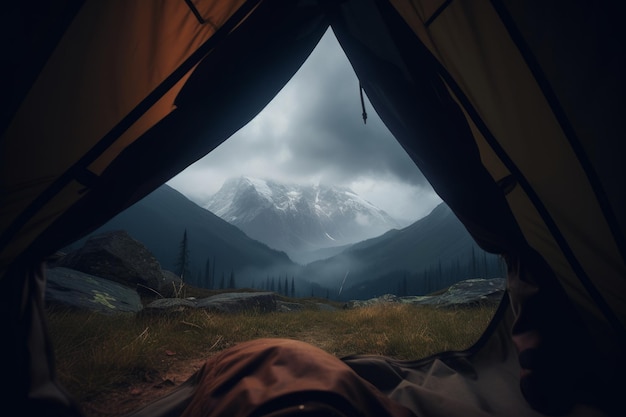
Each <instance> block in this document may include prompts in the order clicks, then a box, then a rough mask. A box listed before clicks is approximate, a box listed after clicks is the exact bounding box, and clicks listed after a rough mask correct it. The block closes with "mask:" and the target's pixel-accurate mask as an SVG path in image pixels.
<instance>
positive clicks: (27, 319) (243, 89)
mask: <svg viewBox="0 0 626 417" xmlns="http://www.w3.org/2000/svg"><path fill="white" fill-rule="evenodd" d="M37 5H39V4H38V3H37ZM6 10H7V12H6V13H4V14H3V15H2V21H3V23H7V24H6V25H5V28H8V29H5V32H10V33H9V35H8V36H5V37H4V38H3V39H2V40H1V41H2V42H3V46H4V45H5V43H6V44H7V45H6V46H7V48H5V50H8V51H15V54H14V56H15V57H18V58H24V59H21V60H16V62H7V63H6V64H5V66H6V67H8V68H10V69H11V72H10V73H9V74H8V76H7V79H8V80H10V79H15V80H16V83H15V84H14V86H13V87H12V89H11V91H10V93H9V94H7V95H6V96H5V97H6V98H3V101H4V103H3V106H2V109H3V115H2V119H1V121H2V124H1V125H0V126H2V129H3V130H2V142H1V143H0V277H1V281H2V283H3V287H4V288H5V289H7V290H6V291H3V293H2V296H1V297H2V303H1V307H0V312H1V317H2V319H1V320H2V328H3V333H4V334H5V335H7V336H6V337H7V342H6V343H3V344H1V345H2V347H1V348H0V349H1V350H0V353H1V354H2V357H3V358H12V359H14V360H13V361H11V363H10V366H12V367H14V372H13V373H14V374H15V375H19V378H18V383H16V384H13V385H12V386H10V387H8V388H7V389H6V390H4V391H3V392H2V394H3V396H6V400H5V401H4V404H8V403H9V402H12V403H16V404H19V406H20V407H21V408H22V409H24V410H27V411H29V412H32V413H40V414H42V415H78V413H79V412H78V411H77V409H76V408H75V406H74V405H73V403H72V400H71V398H70V397H69V396H68V395H67V394H66V393H65V392H64V391H63V388H62V387H60V386H59V385H58V383H56V382H55V381H56V380H55V376H54V358H53V356H52V354H51V347H50V345H49V341H48V340H47V336H46V329H45V313H44V310H43V307H42V296H43V295H42V294H43V287H44V285H45V276H44V272H43V269H42V268H41V265H42V264H43V262H45V258H46V256H49V255H51V254H53V253H54V252H55V251H56V250H57V249H59V248H61V247H63V246H65V245H66V244H67V243H70V242H71V241H73V240H75V239H77V238H79V237H82V236H83V235H85V234H87V233H88V232H90V231H92V230H94V229H96V228H97V227H99V226H100V225H102V224H103V223H105V222H106V221H107V220H109V219H110V218H112V217H113V216H114V215H115V214H117V213H119V212H120V211H122V210H124V209H125V208H127V207H129V206H130V205H132V204H133V203H135V202H136V201H138V200H140V199H141V198H143V197H144V196H146V195H147V194H148V193H150V192H151V191H153V190H154V189H155V188H157V187H158V186H159V185H161V184H162V183H164V182H165V181H167V180H168V179H170V178H171V177H173V176H174V175H175V174H177V173H178V172H180V171H181V170H182V169H184V168H185V167H187V166H188V165H190V164H191V163H193V162H195V161H196V160H198V159H199V158H201V157H202V156H204V155H205V154H206V153H208V152H210V151H211V150H212V149H214V148H215V147H216V146H218V145H219V144H220V143H222V142H223V141H224V140H226V139H228V137H229V136H230V135H231V134H232V133H234V132H235V131H237V130H238V129H239V128H241V127H242V126H243V125H245V124H246V123H247V122H248V121H249V120H251V119H252V118H253V117H254V116H255V115H256V114H258V113H259V112H260V111H261V110H262V109H263V107H264V106H265V105H266V104H267V103H268V102H269V101H270V100H271V99H272V98H273V97H274V95H275V94H277V92H278V91H279V90H280V89H281V88H282V86H283V85H284V84H286V83H287V82H288V80H289V79H290V78H291V76H292V75H293V74H294V73H295V72H296V71H297V69H298V68H299V67H300V65H301V64H302V63H303V62H304V60H306V58H307V56H308V55H309V54H310V52H311V51H312V50H313V48H314V47H315V45H316V43H317V41H318V40H319V39H320V38H321V36H322V35H323V33H324V32H325V30H326V29H327V28H328V27H329V26H330V27H331V28H332V30H333V31H334V33H335V35H336V36H337V38H338V40H339V42H340V44H341V46H342V48H343V49H344V51H345V52H346V55H347V57H348V59H349V60H350V62H351V64H352V66H353V68H354V70H355V74H356V77H358V79H359V82H360V84H361V85H362V86H363V89H364V91H365V92H366V94H367V95H368V98H369V99H370V101H371V102H372V104H373V106H374V107H375V109H376V111H377V112H378V114H379V115H380V117H381V119H382V120H383V121H384V123H385V124H386V125H387V127H388V128H389V130H390V131H391V132H392V133H393V134H394V136H395V137H396V139H397V140H398V141H399V143H400V144H401V145H402V146H403V147H404V149H405V150H406V151H407V153H408V154H409V156H410V157H411V158H412V159H413V161H415V163H416V165H417V166H418V167H419V168H420V170H422V172H423V173H424V175H425V176H426V177H427V179H428V180H429V181H430V182H431V184H432V185H433V188H434V189H435V190H436V191H437V193H438V194H439V195H440V196H441V197H442V199H443V200H444V201H445V202H446V203H447V204H448V205H449V206H450V207H451V208H452V210H453V211H454V212H455V214H456V215H457V216H458V217H459V219H460V220H461V221H462V222H463V223H464V225H465V226H466V228H467V229H468V231H469V232H470V233H471V235H472V236H473V237H474V239H475V240H476V241H477V242H478V243H479V244H480V245H481V246H482V247H483V248H484V249H486V250H488V251H490V252H493V253H499V254H502V255H503V257H504V258H505V259H506V261H507V265H508V274H507V280H508V281H507V282H508V298H509V300H510V302H509V303H506V305H503V307H502V309H501V313H499V314H498V315H497V316H496V317H495V318H494V323H493V325H492V326H490V330H488V331H487V332H486V333H485V334H484V335H483V337H482V338H481V340H480V341H479V342H478V343H477V345H476V346H475V347H473V348H471V349H469V350H468V351H467V352H459V353H454V354H441V355H436V356H434V357H431V358H426V359H424V360H423V361H421V362H418V363H410V364H408V363H398V362H395V361H393V360H391V359H388V358H352V359H350V358H348V359H347V360H346V363H347V364H349V365H350V366H352V367H353V369H354V370H355V371H356V372H357V373H358V374H359V375H361V377H363V378H365V379H366V380H367V381H369V382H370V383H371V384H372V385H373V386H375V387H377V389H379V390H380V391H381V392H383V393H384V394H386V395H388V396H389V398H391V399H393V400H394V401H397V402H398V403H400V404H403V405H404V406H406V407H407V408H409V409H411V410H413V411H414V412H415V413H416V415H420V414H421V415H442V414H443V413H444V412H445V413H446V415H501V414H503V413H504V412H505V411H507V410H513V409H515V410H518V412H517V413H513V414H515V415H529V416H532V415H537V414H542V413H544V414H563V415H568V414H569V415H594V414H595V413H597V414H600V415H602V414H605V415H611V414H612V413H613V412H615V411H616V410H618V409H619V408H618V404H619V393H620V392H623V390H624V388H626V386H625V384H624V382H623V380H624V378H623V374H624V371H625V370H626V365H625V364H624V357H623V356H624V355H623V353H624V351H626V330H625V323H626V302H625V301H626V300H625V297H626V261H625V257H626V245H625V243H624V242H625V241H626V238H625V235H626V233H625V231H626V228H625V225H626V218H625V216H626V201H625V200H624V182H623V181H624V178H626V175H624V174H626V172H624V170H625V169H626V168H625V167H624V165H623V164H622V163H621V155H622V152H620V151H622V150H623V148H624V145H623V141H622V140H621V139H622V138H623V128H622V126H621V123H620V117H621V114H622V113H623V110H624V104H623V97H624V95H626V94H625V93H626V91H625V90H626V83H625V82H624V80H623V74H625V73H626V68H625V67H626V60H625V59H624V58H625V54H626V51H625V50H624V48H623V45H622V42H623V39H625V38H626V36H624V35H625V34H624V30H626V29H624V28H623V26H622V25H620V24H619V17H620V16H623V15H624V6H623V5H621V4H619V3H618V2H612V1H608V0H607V1H599V2H595V3H594V4H593V5H590V4H589V3H588V2H583V1H578V0H573V1H568V2H551V3H550V4H547V5H546V4H544V2H539V1H536V0H531V1H524V2H519V1H513V0H493V1H487V0H477V1H470V0H439V1H437V0H412V1H411V0H391V1H384V0H362V1H356V0H345V1H331V0H319V1H314V0H299V1H287V0H247V1H244V0H240V1H223V0H206V1H201V0H192V1H178V2H174V1H167V0H162V1H154V2H149V3H145V2H134V1H123V0H118V1H107V2H98V1H84V2H81V1H67V2H59V3H58V5H57V6H49V7H48V8H44V7H39V8H37V6H30V7H29V5H24V4H21V3H18V4H11V6H7V9H6ZM44 22H45V24H44ZM16 33H20V34H23V35H22V36H16ZM26 51H28V52H26ZM346 140H350V138H347V139H346ZM338 366H339V365H338ZM196 377H197V376H194V378H193V379H192V380H190V381H189V382H188V383H186V384H185V385H184V386H183V387H181V388H180V391H178V392H177V394H175V395H174V396H173V397H170V399H172V398H174V399H176V400H179V401H180V402H179V403H177V404H174V403H175V402H176V401H174V403H172V404H170V405H171V406H172V407H170V408H168V410H170V411H171V413H170V414H167V412H166V411H165V410H164V411H162V412H161V414H159V412H156V411H155V409H154V408H152V410H153V414H151V415H157V416H158V415H163V416H165V415H179V414H176V413H177V412H178V411H181V410H182V409H183V404H187V403H186V402H185V401H188V400H189V399H190V396H193V394H194V393H195V392H196V389H197V386H198V385H197V384H196V382H197V381H198V380H197V379H196ZM341 378H343V377H341ZM387 378H391V379H387ZM194 381H196V382H194ZM389 381H392V382H393V384H391V385H388V384H390V382H389ZM312 382H314V381H312ZM354 383H355V384H361V383H362V381H358V382H354ZM490 390H493V392H490ZM455 395H458V396H459V398H457V400H453V399H454V398H455ZM3 399H4V398H3ZM383 401H384V400H383ZM168 412H169V411H168ZM507 413H508V411H507Z"/></svg>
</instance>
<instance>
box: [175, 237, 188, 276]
mask: <svg viewBox="0 0 626 417" xmlns="http://www.w3.org/2000/svg"><path fill="white" fill-rule="evenodd" d="M176 268H177V271H176V272H177V273H178V276H179V277H180V279H181V281H182V282H185V279H186V278H188V277H190V275H191V273H190V271H189V243H188V242H187V229H185V232H184V233H183V239H182V240H181V242H180V245H179V252H178V260H177V261H176Z"/></svg>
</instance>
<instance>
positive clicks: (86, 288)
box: [45, 267, 143, 314]
mask: <svg viewBox="0 0 626 417" xmlns="http://www.w3.org/2000/svg"><path fill="white" fill-rule="evenodd" d="M46 277H47V285H46V295H45V299H46V303H47V304H48V305H49V306H59V305H62V306H65V307H71V308H74V309H78V310H87V311H97V312H99V313H105V314H113V313H126V312H128V313H136V312H139V311H141V309H142V308H143V307H142V304H141V300H140V298H139V294H137V291H135V290H134V289H132V288H129V287H126V286H124V285H121V284H119V283H117V282H113V281H111V280H108V279H104V278H100V277H97V276H94V275H89V274H85V273H84V272H80V271H75V270H73V269H68V268H63V267H57V268H51V269H48V271H47V274H46Z"/></svg>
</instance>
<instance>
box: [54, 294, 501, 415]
mask: <svg viewBox="0 0 626 417" xmlns="http://www.w3.org/2000/svg"><path fill="white" fill-rule="evenodd" d="M494 311H495V307H477V308H472V309H459V310H441V309H434V308H429V307H419V306H412V305H403V304H402V305H401V304H397V305H393V304H392V305H379V306H374V307H367V308H361V309H354V310H341V309H340V310H337V311H320V310H315V309H313V308H310V309H305V310H303V311H299V312H290V313H268V314H252V313H250V314H236V315H225V314H214V313H213V314H212V313H208V312H206V311H203V310H194V311H188V312H185V313H178V314H175V315H165V316H158V317H154V316H152V317H141V316H135V315H118V316H104V315H100V314H95V313H79V312H69V311H61V310H56V311H54V310H53V311H50V314H49V326H50V333H51V336H52V340H53V344H54V347H55V353H56V359H57V370H58V374H59V378H60V380H61V382H62V384H63V385H64V386H65V387H66V388H67V389H68V391H69V392H70V393H71V394H72V395H73V396H74V397H75V398H76V399H77V401H78V402H79V403H81V404H90V403H94V402H96V403H100V404H102V403H105V404H107V403H109V405H110V404H111V401H108V400H107V396H109V397H111V398H113V397H114V396H115V397H116V398H120V396H121V397H123V396H124V395H125V394H127V395H128V396H131V397H132V395H133V388H132V387H133V386H136V385H137V384H142V383H143V384H145V383H146V382H158V381H162V380H165V379H167V377H166V375H167V374H168V372H169V371H171V369H172V367H174V366H180V365H181V364H184V363H192V362H194V361H195V362H194V363H198V361H202V360H203V359H205V358H207V357H208V356H211V355H213V354H215V353H216V352H219V351H221V350H223V349H225V348H228V347H229V346H232V345H234V344H236V343H238V342H242V341H246V340H251V339H255V338H262V337H277V338H291V339H297V340H302V341H305V342H309V343H311V344H313V345H315V346H317V347H320V348H322V349H324V350H325V351H327V352H329V353H331V354H333V355H335V356H337V357H342V356H346V355H351V354H376V355H386V356H391V357H394V358H398V359H419V358H422V357H425V356H427V355H430V354H432V353H435V352H439V351H443V350H460V349H465V348H467V347H469V346H470V345H471V344H473V343H474V342H475V341H476V340H477V339H478V337H479V336H480V334H481V333H482V332H483V331H484V329H485V328H486V326H487V324H488V323H489V321H490V320H491V318H492V316H493V313H494ZM192 371H193V369H191V368H190V369H189V370H188V371H187V372H188V373H189V375H190V374H191V373H192ZM182 376H183V377H185V375H184V373H183V375H182ZM170 382H171V381H170ZM179 382H182V381H180V380H179V381H176V383H179ZM129 401H130V402H131V405H132V399H131V400H129ZM86 414H87V415H93V416H96V415H106V413H105V414H103V413H100V414H98V413H96V412H93V413H91V414H90V413H88V412H86Z"/></svg>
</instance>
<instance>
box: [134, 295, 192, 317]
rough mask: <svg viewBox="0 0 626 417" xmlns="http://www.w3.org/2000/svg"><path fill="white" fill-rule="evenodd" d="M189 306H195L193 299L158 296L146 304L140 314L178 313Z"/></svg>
mask: <svg viewBox="0 0 626 417" xmlns="http://www.w3.org/2000/svg"><path fill="white" fill-rule="evenodd" d="M190 308H196V302H195V300H188V299H185V298H159V299H158V300H154V301H152V302H151V303H149V304H147V305H146V306H145V307H144V309H143V311H142V314H152V313H180V312H182V311H185V310H188V309H190Z"/></svg>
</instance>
